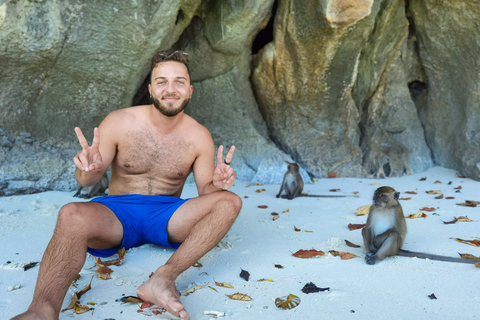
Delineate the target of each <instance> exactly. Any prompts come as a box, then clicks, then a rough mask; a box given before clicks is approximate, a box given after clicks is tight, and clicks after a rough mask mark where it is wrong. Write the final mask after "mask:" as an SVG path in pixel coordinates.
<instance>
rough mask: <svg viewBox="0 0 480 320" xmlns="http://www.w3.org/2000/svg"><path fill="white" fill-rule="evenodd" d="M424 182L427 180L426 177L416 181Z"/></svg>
mask: <svg viewBox="0 0 480 320" xmlns="http://www.w3.org/2000/svg"><path fill="white" fill-rule="evenodd" d="M425 180H427V177H423V178H420V180H418V181H425Z"/></svg>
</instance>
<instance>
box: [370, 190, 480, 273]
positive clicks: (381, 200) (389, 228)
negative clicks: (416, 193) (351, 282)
mask: <svg viewBox="0 0 480 320" xmlns="http://www.w3.org/2000/svg"><path fill="white" fill-rule="evenodd" d="M399 196H400V192H397V191H395V189H393V188H391V187H380V188H378V189H377V190H376V191H375V193H374V194H373V205H372V206H371V207H370V213H369V214H368V218H367V225H366V226H365V228H363V230H362V235H363V243H364V245H365V248H366V249H367V251H368V252H369V253H368V254H367V255H366V256H365V261H366V262H367V263H368V264H372V265H373V264H375V263H376V262H378V261H380V260H383V259H385V258H386V257H390V256H394V255H399V256H403V257H417V258H420V259H430V260H437V261H447V262H459V263H471V264H473V263H475V262H479V260H471V259H462V258H456V257H445V256H440V255H434V254H428V253H423V252H413V251H407V250H402V249H401V247H402V245H403V242H404V240H405V236H406V235H407V223H406V221H405V216H404V215H403V210H402V206H401V205H400V203H399V202H398V198H399Z"/></svg>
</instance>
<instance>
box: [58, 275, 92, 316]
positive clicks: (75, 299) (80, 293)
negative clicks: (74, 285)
mask: <svg viewBox="0 0 480 320" xmlns="http://www.w3.org/2000/svg"><path fill="white" fill-rule="evenodd" d="M92 280H93V276H92V279H90V283H89V284H88V285H87V286H85V288H83V289H82V290H80V291H78V292H75V293H74V294H73V296H72V300H70V304H69V305H68V307H66V308H65V309H63V310H62V312H65V311H67V310H70V309H73V308H75V306H76V305H77V304H78V300H79V299H80V298H81V297H82V296H83V295H84V294H85V292H87V291H88V290H90V289H91V288H92Z"/></svg>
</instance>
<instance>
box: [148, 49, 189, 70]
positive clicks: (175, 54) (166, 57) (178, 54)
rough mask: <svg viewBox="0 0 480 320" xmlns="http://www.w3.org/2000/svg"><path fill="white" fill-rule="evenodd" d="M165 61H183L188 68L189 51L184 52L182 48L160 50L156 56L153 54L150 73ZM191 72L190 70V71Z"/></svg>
mask: <svg viewBox="0 0 480 320" xmlns="http://www.w3.org/2000/svg"><path fill="white" fill-rule="evenodd" d="M165 61H176V62H181V63H183V64H184V65H185V66H186V67H187V70H188V53H185V52H182V51H180V50H175V51H173V50H166V51H160V52H159V53H157V54H156V55H155V56H153V58H152V61H151V63H150V73H152V71H153V69H155V67H156V66H157V65H158V64H159V63H162V62H165ZM189 74H190V72H189Z"/></svg>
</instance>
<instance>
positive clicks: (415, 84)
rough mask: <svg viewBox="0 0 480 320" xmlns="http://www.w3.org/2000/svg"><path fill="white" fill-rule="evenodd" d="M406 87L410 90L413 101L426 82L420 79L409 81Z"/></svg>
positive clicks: (424, 87) (425, 87)
mask: <svg viewBox="0 0 480 320" xmlns="http://www.w3.org/2000/svg"><path fill="white" fill-rule="evenodd" d="M408 89H409V90H410V96H411V97H412V100H413V102H416V101H417V98H418V96H419V95H420V94H422V92H423V90H426V89H427V84H426V83H424V82H422V81H417V80H415V81H411V82H409V83H408Z"/></svg>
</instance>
